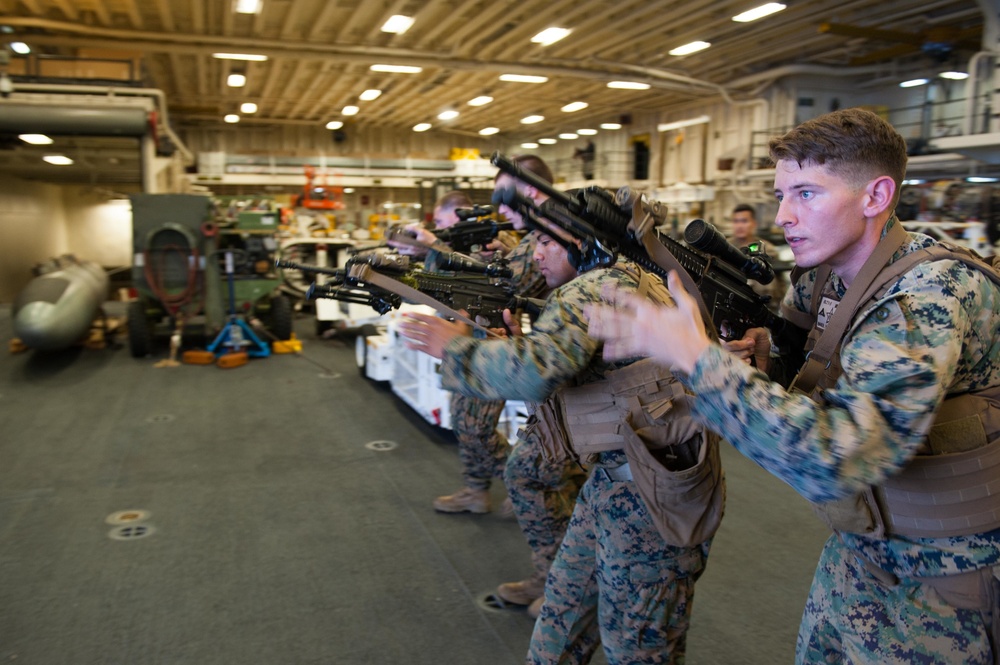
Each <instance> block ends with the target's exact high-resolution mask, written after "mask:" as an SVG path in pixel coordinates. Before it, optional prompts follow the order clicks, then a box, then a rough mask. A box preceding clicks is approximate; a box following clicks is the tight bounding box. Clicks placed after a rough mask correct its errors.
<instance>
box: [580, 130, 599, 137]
mask: <svg viewBox="0 0 1000 665" xmlns="http://www.w3.org/2000/svg"><path fill="white" fill-rule="evenodd" d="M576 133H577V134H579V135H580V136H593V135H594V134H596V133H597V130H596V129H578V130H576Z"/></svg>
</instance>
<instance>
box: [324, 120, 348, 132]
mask: <svg viewBox="0 0 1000 665" xmlns="http://www.w3.org/2000/svg"><path fill="white" fill-rule="evenodd" d="M343 126H344V123H343V122H341V121H340V120H331V121H330V122H328V123H326V128H327V129H334V130H336V129H340V128H341V127H343Z"/></svg>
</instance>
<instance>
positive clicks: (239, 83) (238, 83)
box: [226, 74, 247, 88]
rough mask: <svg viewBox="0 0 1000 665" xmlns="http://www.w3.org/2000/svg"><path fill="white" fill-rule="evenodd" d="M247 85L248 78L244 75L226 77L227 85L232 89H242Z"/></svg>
mask: <svg viewBox="0 0 1000 665" xmlns="http://www.w3.org/2000/svg"><path fill="white" fill-rule="evenodd" d="M246 84H247V77H246V76H244V75H243V74H230V75H229V76H227V77H226V85H228V86H229V87H230V88H242V87H243V86H245V85H246Z"/></svg>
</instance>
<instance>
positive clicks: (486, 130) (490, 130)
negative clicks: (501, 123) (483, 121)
mask: <svg viewBox="0 0 1000 665" xmlns="http://www.w3.org/2000/svg"><path fill="white" fill-rule="evenodd" d="M499 131H500V129H499V128H497V127H483V128H482V129H480V130H479V133H480V134H481V135H482V136H493V135H494V134H496V133H497V132H499Z"/></svg>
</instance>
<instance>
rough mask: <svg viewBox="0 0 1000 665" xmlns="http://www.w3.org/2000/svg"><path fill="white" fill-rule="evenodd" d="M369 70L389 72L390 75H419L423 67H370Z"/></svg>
mask: <svg viewBox="0 0 1000 665" xmlns="http://www.w3.org/2000/svg"><path fill="white" fill-rule="evenodd" d="M369 69H371V70H372V71H373V72H389V73H390V74H419V73H420V72H422V71H424V69H423V67H414V66H412V65H372V66H371V67H369Z"/></svg>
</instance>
